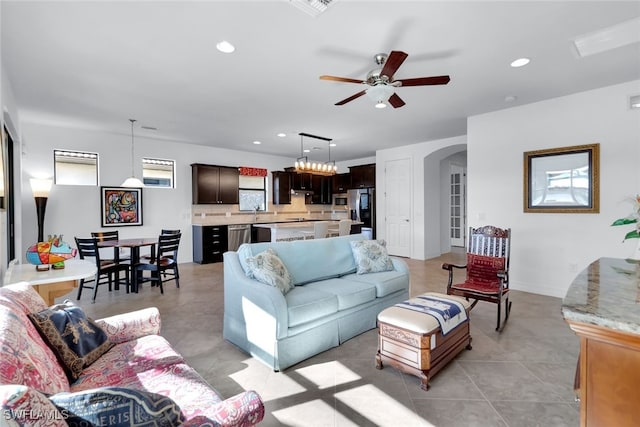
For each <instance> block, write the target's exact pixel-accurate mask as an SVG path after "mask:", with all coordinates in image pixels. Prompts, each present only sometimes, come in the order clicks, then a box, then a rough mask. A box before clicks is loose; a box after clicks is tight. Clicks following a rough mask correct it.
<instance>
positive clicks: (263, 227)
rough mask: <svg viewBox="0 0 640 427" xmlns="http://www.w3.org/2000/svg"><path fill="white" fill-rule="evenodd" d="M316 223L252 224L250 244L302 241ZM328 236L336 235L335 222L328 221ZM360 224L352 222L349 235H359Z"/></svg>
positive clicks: (336, 223) (336, 224)
mask: <svg viewBox="0 0 640 427" xmlns="http://www.w3.org/2000/svg"><path fill="white" fill-rule="evenodd" d="M315 222H316V221H296V222H274V223H267V224H253V228H254V233H253V236H252V239H251V240H252V242H254V243H255V242H280V241H286V240H302V239H304V238H306V237H308V236H309V235H310V234H311V235H313V229H314V225H313V224H314V223H315ZM328 222H329V224H330V225H329V234H332V233H333V234H337V231H338V223H339V221H336V220H329V221H328ZM361 228H362V222H359V221H353V222H352V223H351V234H357V233H360V231H361Z"/></svg>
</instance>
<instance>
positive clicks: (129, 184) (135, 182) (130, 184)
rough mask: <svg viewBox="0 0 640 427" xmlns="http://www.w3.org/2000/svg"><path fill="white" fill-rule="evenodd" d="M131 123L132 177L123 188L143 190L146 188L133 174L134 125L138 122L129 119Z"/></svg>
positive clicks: (125, 181) (125, 182)
mask: <svg viewBox="0 0 640 427" xmlns="http://www.w3.org/2000/svg"><path fill="white" fill-rule="evenodd" d="M129 121H130V122H131V176H130V177H129V178H127V179H125V180H124V182H123V183H122V185H121V187H133V188H141V187H144V184H143V183H142V181H140V180H139V179H138V178H136V175H135V174H134V173H133V124H134V123H135V122H136V120H135V119H129Z"/></svg>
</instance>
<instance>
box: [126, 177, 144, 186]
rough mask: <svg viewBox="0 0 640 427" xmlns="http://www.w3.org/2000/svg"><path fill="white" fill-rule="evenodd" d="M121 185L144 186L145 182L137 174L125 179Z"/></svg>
mask: <svg viewBox="0 0 640 427" xmlns="http://www.w3.org/2000/svg"><path fill="white" fill-rule="evenodd" d="M121 187H133V188H142V187H144V183H143V182H142V181H140V180H139V179H138V178H136V177H135V176H130V177H129V178H127V179H125V180H124V182H123V183H122V184H121Z"/></svg>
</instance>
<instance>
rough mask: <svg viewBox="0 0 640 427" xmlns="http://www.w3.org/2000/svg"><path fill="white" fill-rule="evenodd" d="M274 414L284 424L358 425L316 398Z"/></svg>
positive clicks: (345, 426) (302, 426) (331, 426)
mask: <svg viewBox="0 0 640 427" xmlns="http://www.w3.org/2000/svg"><path fill="white" fill-rule="evenodd" d="M273 416H274V417H276V418H277V419H278V421H280V422H281V423H282V424H283V425H286V426H290V427H294V426H295V427H298V426H299V427H307V426H310V425H313V426H314V427H334V426H338V425H339V426H341V427H342V426H344V427H357V426H358V424H357V423H354V422H353V421H351V420H349V419H348V418H347V417H345V416H344V415H342V414H340V413H338V412H336V410H335V408H334V407H332V406H331V405H329V404H327V402H325V401H323V400H321V399H314V400H311V401H309V402H305V403H301V404H299V405H292V406H289V407H287V408H284V409H279V410H277V411H273Z"/></svg>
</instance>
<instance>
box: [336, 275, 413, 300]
mask: <svg viewBox="0 0 640 427" xmlns="http://www.w3.org/2000/svg"><path fill="white" fill-rule="evenodd" d="M340 279H341V280H350V281H354V282H364V283H369V284H371V285H373V286H375V288H376V297H378V298H381V297H385V296H387V295H390V294H392V293H394V292H397V291H402V290H405V289H407V283H408V282H409V275H408V274H407V273H403V272H399V271H396V270H392V271H382V272H380V273H370V274H348V275H346V276H342V277H341V278H340Z"/></svg>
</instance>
